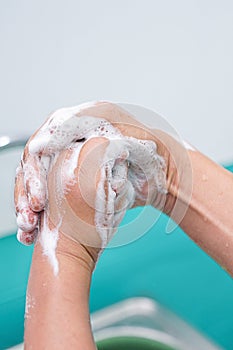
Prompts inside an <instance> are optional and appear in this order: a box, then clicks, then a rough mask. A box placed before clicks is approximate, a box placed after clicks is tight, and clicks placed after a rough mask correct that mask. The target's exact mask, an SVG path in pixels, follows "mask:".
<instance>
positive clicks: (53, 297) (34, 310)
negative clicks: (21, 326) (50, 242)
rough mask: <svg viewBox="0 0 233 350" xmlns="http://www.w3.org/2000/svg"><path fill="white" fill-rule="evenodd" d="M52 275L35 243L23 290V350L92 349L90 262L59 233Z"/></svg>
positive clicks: (93, 344) (87, 255) (92, 265)
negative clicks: (24, 302) (24, 299)
mask: <svg viewBox="0 0 233 350" xmlns="http://www.w3.org/2000/svg"><path fill="white" fill-rule="evenodd" d="M56 254H57V258H58V262H59V274H58V275H57V276H55V275H54V273H53V270H52V268H51V265H50V263H49V261H48V258H47V257H46V256H44V255H43V253H42V247H41V245H40V243H39V242H37V244H36V245H35V250H34V254H33V260H32V265H31V271H30V278H29V284H28V290H27V305H26V315H25V349H45V350H46V349H57V350H59V349H61V350H63V349H82V350H92V349H96V347H95V343H94V340H93V337H92V332H91V327H90V319H89V300H88V299H89V289H90V281H91V274H92V270H93V267H94V262H93V260H92V258H91V256H90V255H89V254H88V253H87V251H86V250H85V249H84V248H83V247H82V246H81V245H79V244H78V243H77V242H75V241H72V240H70V239H69V238H67V237H66V236H64V235H62V234H61V233H60V235H59V242H58V247H57V250H56Z"/></svg>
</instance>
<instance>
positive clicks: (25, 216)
mask: <svg viewBox="0 0 233 350" xmlns="http://www.w3.org/2000/svg"><path fill="white" fill-rule="evenodd" d="M14 198H15V210H16V215H17V225H18V227H19V228H20V229H22V230H23V231H25V232H30V231H33V230H34V229H35V228H36V226H37V224H38V214H37V213H34V212H33V210H32V209H31V208H30V206H29V203H28V199H27V195H26V192H25V189H24V174H23V170H22V167H21V165H20V166H19V167H18V169H17V174H16V182H15V192H14Z"/></svg>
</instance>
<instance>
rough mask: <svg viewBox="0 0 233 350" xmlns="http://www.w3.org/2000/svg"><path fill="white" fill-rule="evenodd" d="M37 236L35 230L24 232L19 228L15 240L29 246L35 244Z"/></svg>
mask: <svg viewBox="0 0 233 350" xmlns="http://www.w3.org/2000/svg"><path fill="white" fill-rule="evenodd" d="M37 234H38V230H37V229H35V230H33V231H30V232H25V231H23V230H21V229H20V228H19V229H18V232H17V239H18V241H19V242H20V243H22V244H24V245H31V244H33V243H34V242H35V240H36V237H37Z"/></svg>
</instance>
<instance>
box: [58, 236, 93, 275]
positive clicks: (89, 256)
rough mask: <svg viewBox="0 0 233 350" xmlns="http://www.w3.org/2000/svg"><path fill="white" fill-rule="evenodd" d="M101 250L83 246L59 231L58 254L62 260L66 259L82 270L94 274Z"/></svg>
mask: <svg viewBox="0 0 233 350" xmlns="http://www.w3.org/2000/svg"><path fill="white" fill-rule="evenodd" d="M98 253H99V249H97V248H94V247H88V246H85V245H82V244H81V243H79V242H78V241H75V240H74V239H72V238H71V237H69V236H67V235H65V234H64V233H62V232H61V231H59V239H58V244H57V249H56V254H57V256H58V258H59V260H60V259H63V260H64V259H65V260H67V261H69V262H72V263H73V264H76V265H77V266H79V267H80V268H82V269H84V270H86V271H87V273H90V274H91V273H92V272H93V270H94V268H95V264H96V261H97V259H98Z"/></svg>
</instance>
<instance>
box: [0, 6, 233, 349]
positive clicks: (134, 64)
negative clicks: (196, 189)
mask: <svg viewBox="0 0 233 350" xmlns="http://www.w3.org/2000/svg"><path fill="white" fill-rule="evenodd" d="M0 43H1V46H0V48H1V54H0V96H1V98H0V104H1V117H0V120H1V123H0V136H3V135H6V136H10V138H12V140H15V139H19V138H22V139H24V137H28V136H29V135H30V134H31V133H32V132H34V130H35V129H36V128H38V127H39V126H40V125H41V124H42V122H43V121H44V120H45V118H46V116H47V115H48V114H49V113H50V112H51V111H53V110H55V109H57V108H60V107H64V106H72V105H76V104H79V103H82V102H86V101H89V100H103V99H104V100H111V101H113V102H123V103H132V104H138V105H141V106H144V107H147V108H149V109H152V110H155V111H157V112H158V113H159V114H161V115H163V116H164V117H165V118H166V119H167V121H168V122H169V123H170V124H171V125H172V126H173V127H174V128H175V129H176V130H177V132H178V133H179V134H180V135H181V136H182V137H183V138H184V139H186V140H187V141H189V142H190V143H191V144H193V145H194V146H196V147H197V148H198V149H200V150H201V151H202V152H204V153H205V154H207V155H208V156H209V157H211V158H212V159H214V160H215V161H217V162H220V163H222V164H225V165H229V166H228V169H229V170H230V171H232V172H233V137H232V134H233V98H232V96H233V1H232V0H176V1H174V0H143V1H142V0H117V1H113V0H98V1H94V0H93V1H91V0H85V1H84V0H83V1H81V0H66V1H65V0H64V1H61V0H40V1H36V0H1V1H0ZM8 141H9V140H8V139H7V138H2V137H0V146H2V147H0V150H1V152H0V153H1V154H0V164H1V165H0V167H1V172H0V222H1V225H0V238H1V239H0V281H1V283H0V350H2V349H6V348H8V347H10V346H13V345H15V344H18V343H20V342H22V341H23V327H24V306H25V293H26V285H27V278H28V271H29V268H30V260H31V255H32V247H31V248H28V247H23V246H22V245H20V244H19V243H18V242H17V241H16V238H15V232H16V223H15V217H14V206H13V189H14V174H15V168H16V165H17V163H18V161H19V159H20V154H21V152H22V149H23V144H24V142H21V145H19V144H17V143H16V144H14V146H17V147H11V148H9V147H7V148H6V147H5V148H4V147H3V146H4V144H7V142H8ZM8 146H9V145H8ZM223 205H224V203H223ZM148 210H149V212H148V221H149V220H150V219H151V218H153V215H154V212H152V211H151V208H149V209H148ZM137 215H140V209H139V210H138V212H137V211H135V210H134V211H133V210H132V211H129V212H128V213H127V215H126V221H125V222H126V223H127V222H128V221H130V220H134V219H135V217H137ZM144 221H146V220H144ZM166 225H167V218H166V217H165V216H161V217H160V219H159V221H158V222H156V224H154V225H153V226H152V227H151V229H150V230H149V231H148V232H147V233H146V234H145V235H144V236H143V237H142V238H141V239H138V240H137V241H136V242H135V243H134V244H128V245H126V246H124V247H122V248H117V249H108V250H106V251H105V252H104V254H103V256H102V258H101V259H100V262H99V264H98V266H97V268H96V270H95V273H94V278H93V284H92V291H91V299H90V307H91V311H92V312H96V311H97V310H102V309H104V308H105V307H111V306H112V305H113V304H115V303H117V302H121V301H122V300H125V299H127V298H128V299H130V298H135V297H146V298H151V300H152V301H153V302H152V304H153V303H154V302H155V301H156V302H158V303H159V304H161V305H163V306H165V307H166V308H167V309H168V310H170V311H172V312H174V314H175V315H177V316H178V317H179V316H180V317H181V318H183V319H184V320H185V321H187V323H188V324H189V325H191V326H194V327H195V328H197V329H198V330H199V331H200V332H202V333H204V334H205V335H206V336H208V337H210V338H211V339H212V340H214V342H216V343H217V344H219V345H221V346H222V348H223V349H225V350H232V349H233V297H232V295H233V280H232V278H231V277H230V276H228V275H227V273H226V272H225V271H224V270H223V269H222V268H221V267H220V266H218V265H217V264H216V263H215V262H214V261H213V260H212V259H211V258H210V257H208V256H207V255H206V254H205V253H204V252H203V251H201V250H200V249H199V248H198V247H197V246H196V245H195V244H194V243H193V242H192V241H191V240H190V239H189V238H188V237H187V236H186V235H185V234H183V232H182V231H181V229H179V228H177V229H176V230H175V232H174V233H173V234H172V235H165V234H164V232H165V227H166ZM138 230H139V231H140V230H143V220H141V223H140V224H139V225H138ZM134 303H135V302H134ZM135 305H136V304H135ZM137 305H138V304H137ZM153 305H154V304H153ZM158 307H159V308H160V306H156V307H155V308H156V309H157V308H158ZM136 309H137V307H135V310H136ZM158 310H160V309H158ZM153 312H154V311H153ZM152 316H153V317H152V318H153V320H154V315H152ZM157 316H158V317H157ZM157 316H156V315H155V319H158V320H159V321H160V320H162V322H164V318H163V317H164V312H162V317H161V313H160V312H159V314H158V315H157ZM167 319H168V320H169V322H168V324H167V323H166V322H167ZM171 320H173V318H172V317H171V316H170V315H168V317H166V322H165V323H164V324H165V325H166V326H167V325H169V327H168V328H169V332H170V335H171V329H172V326H171V323H172V324H173V326H174V327H175V328H176V331H177V330H179V331H180V332H181V338H182V337H184V335H185V334H186V336H187V338H188V342H190V343H191V341H190V337H189V335H188V334H190V333H187V332H186V331H183V327H179V324H177V321H175V322H173V321H172V322H171ZM162 329H163V328H162ZM163 330H164V329H163ZM165 330H166V327H165ZM169 332H168V333H169ZM193 338H195V339H196V340H198V335H197V334H195V335H194V337H193ZM192 343H193V340H192ZM195 346H196V347H195V350H196V349H197V350H207V349H209V348H208V347H207V346H206V345H205V346H200V345H195ZM21 348H22V347H21ZM162 348H163V349H165V348H164V347H162ZM185 349H190V345H189V346H188V347H186V348H185ZM211 349H212V348H211Z"/></svg>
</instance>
